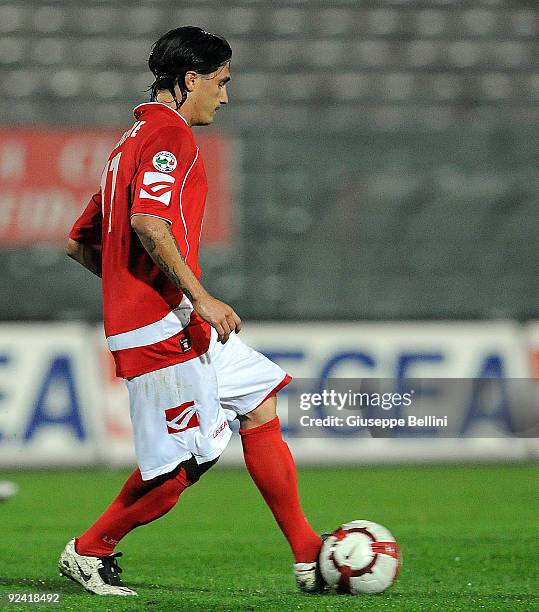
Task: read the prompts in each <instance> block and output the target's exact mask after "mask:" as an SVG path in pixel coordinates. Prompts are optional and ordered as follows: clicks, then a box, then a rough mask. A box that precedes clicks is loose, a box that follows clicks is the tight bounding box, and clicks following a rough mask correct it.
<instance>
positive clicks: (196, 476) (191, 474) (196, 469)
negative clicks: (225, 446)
mask: <svg viewBox="0 0 539 612" xmlns="http://www.w3.org/2000/svg"><path fill="white" fill-rule="evenodd" d="M218 460H219V457H217V458H215V459H213V460H212V461H206V462H204V463H197V462H196V459H195V458H194V457H191V458H190V459H188V460H187V461H182V463H181V464H180V465H181V467H182V468H183V469H184V470H185V473H186V475H187V478H188V479H189V482H190V483H191V484H195V482H198V481H199V480H200V478H201V476H202V475H203V474H205V473H206V472H207V471H208V470H209V469H210V468H211V467H213V466H214V465H215V464H216V463H217V461H218Z"/></svg>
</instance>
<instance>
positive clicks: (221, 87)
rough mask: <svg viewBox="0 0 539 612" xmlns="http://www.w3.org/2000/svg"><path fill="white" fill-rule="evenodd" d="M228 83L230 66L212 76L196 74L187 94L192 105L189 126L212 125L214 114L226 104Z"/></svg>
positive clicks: (222, 68) (225, 66)
mask: <svg viewBox="0 0 539 612" xmlns="http://www.w3.org/2000/svg"><path fill="white" fill-rule="evenodd" d="M228 81H230V64H228V63H227V64H225V65H224V66H222V67H221V68H219V70H217V71H216V72H214V73H212V74H208V75H206V74H198V75H197V78H196V82H195V83H194V87H193V90H192V91H191V92H190V94H189V98H188V99H189V102H190V103H191V104H192V120H191V125H209V124H210V123H213V119H214V117H215V113H216V112H217V111H218V110H219V109H220V108H221V106H222V105H223V104H228V94H227V91H226V84H227V83H228Z"/></svg>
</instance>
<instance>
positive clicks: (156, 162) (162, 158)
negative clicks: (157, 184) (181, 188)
mask: <svg viewBox="0 0 539 612" xmlns="http://www.w3.org/2000/svg"><path fill="white" fill-rule="evenodd" d="M152 161H153V167H154V168H155V169H156V170H159V172H173V171H174V170H175V169H176V166H177V165H178V162H177V161H176V156H175V155H174V153H171V152H170V151H159V153H156V154H155V155H154V156H153V160H152Z"/></svg>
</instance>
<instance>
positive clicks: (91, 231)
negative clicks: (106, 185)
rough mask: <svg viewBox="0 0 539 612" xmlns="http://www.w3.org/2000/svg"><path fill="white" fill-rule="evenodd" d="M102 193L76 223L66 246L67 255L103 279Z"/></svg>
mask: <svg viewBox="0 0 539 612" xmlns="http://www.w3.org/2000/svg"><path fill="white" fill-rule="evenodd" d="M101 227H102V213H101V191H98V192H97V193H96V194H94V196H92V199H91V200H90V201H89V202H88V205H87V206H86V208H85V209H84V211H83V213H82V215H81V216H80V217H79V218H78V219H77V220H76V221H75V224H74V225H73V228H72V229H71V232H70V233H69V238H68V240H67V245H66V254H67V255H68V256H69V257H71V259H74V260H75V261H77V262H78V263H80V264H81V265H82V266H84V267H85V268H86V269H87V270H90V272H92V273H93V274H95V275H96V276H99V278H101V266H102V260H101Z"/></svg>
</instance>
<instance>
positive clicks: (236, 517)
mask: <svg viewBox="0 0 539 612" xmlns="http://www.w3.org/2000/svg"><path fill="white" fill-rule="evenodd" d="M126 476H127V472H125V471H121V472H120V471H110V470H88V471H84V470H83V471H42V472H33V471H28V472H24V471H22V472H11V473H3V474H2V475H1V476H0V479H3V478H6V479H12V480H15V481H16V482H17V483H18V484H19V485H20V492H19V494H18V495H17V496H16V497H15V498H12V499H11V500H9V501H7V502H4V503H2V504H0V525H1V534H2V535H1V538H0V592H1V593H2V594H3V597H4V598H5V597H6V594H7V593H9V592H36V591H48V592H55V591H56V592H61V593H62V595H63V602H62V603H61V604H58V605H48V606H39V605H36V604H33V605H29V604H26V605H13V604H10V605H8V604H7V603H6V599H3V601H2V602H1V603H0V608H2V609H5V610H26V611H28V610H36V609H43V610H44V609H46V610H53V609H55V608H56V609H62V610H78V611H81V612H87V611H92V610H103V611H104V610H110V611H111V612H120V611H123V610H148V611H154V610H155V611H161V610H163V611H166V612H172V611H187V612H193V611H204V612H208V611H214V610H215V611H226V610H230V611H234V612H235V611H240V610H253V611H254V610H257V611H258V610H276V611H279V612H284V611H289V610H311V611H320V610H331V611H334V610H335V611H340V610H369V611H376V610H399V611H407V610H428V611H431V610H451V611H452V610H465V611H469V610H486V611H490V610H539V600H538V598H537V592H538V584H537V580H538V575H539V571H538V570H539V568H538V564H537V558H538V556H537V552H538V537H537V536H538V535H539V530H538V511H537V482H539V478H538V476H539V469H538V466H537V465H530V464H519V465H447V466H432V465H431V466H399V467H395V466H385V467H369V466H361V467H346V468H344V467H335V468H304V469H301V470H300V472H299V480H300V490H301V496H302V500H303V505H304V507H305V510H306V512H307V514H308V516H309V518H310V520H311V522H312V524H313V526H314V527H315V529H317V530H319V531H321V532H322V531H324V530H328V529H333V528H335V527H337V526H338V525H339V524H340V523H342V522H346V521H348V520H351V519H355V518H366V519H370V520H374V521H376V522H379V523H381V524H383V525H385V526H386V527H388V528H389V529H390V530H391V531H392V532H393V534H394V535H395V537H396V538H397V540H398V541H399V543H400V546H401V550H402V552H403V558H404V565H403V568H402V572H401V575H400V579H399V580H398V581H397V583H396V584H395V585H394V586H393V587H392V588H391V589H390V590H389V591H387V592H386V593H383V594H381V595H374V596H369V595H366V596H360V597H351V596H338V595H322V596H309V595H304V594H301V593H299V592H296V589H295V584H294V581H293V577H292V574H291V563H292V559H291V556H290V553H289V550H288V546H287V544H286V543H285V541H284V540H283V538H282V536H281V535H280V532H279V531H278V529H277V527H276V526H275V524H274V522H273V518H272V517H271V515H270V513H269V511H268V509H267V508H266V506H265V505H264V503H263V501H262V499H261V497H260V496H259V494H258V492H257V491H256V489H255V487H254V485H253V484H252V482H251V481H250V479H249V476H248V475H247V473H246V471H245V470H244V469H222V468H214V469H213V470H211V471H210V472H209V473H208V474H206V475H205V476H204V477H203V479H202V480H201V481H200V482H199V483H198V484H197V485H196V486H194V487H193V488H192V489H191V490H188V491H186V492H185V493H184V495H183V496H182V498H181V500H180V502H179V504H178V505H177V506H176V507H175V508H174V509H173V510H172V511H171V512H170V513H169V514H168V515H167V516H165V517H163V518H162V519H161V520H159V521H157V522H155V523H153V524H151V525H148V526H145V527H141V528H139V529H137V530H135V531H134V532H132V533H131V534H130V535H129V536H128V537H127V538H126V539H125V540H124V541H123V542H122V543H121V545H120V547H119V549H120V550H121V551H122V552H123V553H124V557H123V559H121V565H122V567H123V569H124V573H123V578H124V582H125V583H126V584H127V585H128V586H131V587H133V588H134V589H135V590H137V591H138V593H139V597H138V598H133V599H126V600H124V599H122V598H116V597H115V598H110V597H109V598H102V597H98V596H95V595H90V594H88V593H86V592H85V591H83V590H82V588H81V587H79V586H78V585H76V584H75V583H73V582H71V581H69V580H67V579H66V578H61V577H60V576H59V575H58V571H57V569H56V562H57V558H58V555H59V553H60V551H61V549H62V548H63V546H64V544H65V542H66V541H67V540H68V539H69V538H70V537H72V536H73V535H76V534H79V533H80V532H81V531H83V530H84V528H85V527H86V526H87V525H89V523H90V522H92V521H93V519H95V518H96V517H97V515H98V512H100V511H101V510H102V509H103V508H104V507H105V506H106V505H107V504H108V502H109V501H110V499H111V498H112V497H113V496H114V495H115V494H116V492H117V491H118V489H119V487H120V486H121V484H122V482H123V480H124V479H125V477H126Z"/></svg>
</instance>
